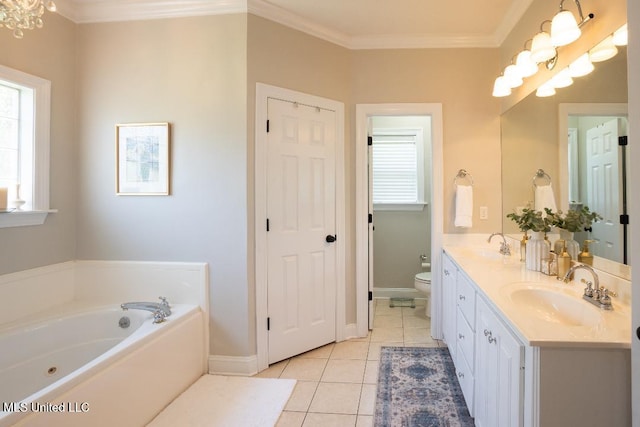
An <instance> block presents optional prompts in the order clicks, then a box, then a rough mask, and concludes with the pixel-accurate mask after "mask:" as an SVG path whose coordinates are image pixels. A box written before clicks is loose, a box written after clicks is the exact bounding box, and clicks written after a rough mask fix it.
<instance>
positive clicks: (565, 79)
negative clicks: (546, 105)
mask: <svg viewBox="0 0 640 427" xmlns="http://www.w3.org/2000/svg"><path fill="white" fill-rule="evenodd" d="M550 83H551V85H553V87H555V88H556V89H561V88H563V87H567V86H571V85H572V84H573V79H572V78H571V74H569V69H568V68H565V69H564V70H562V71H560V72H559V73H558V74H556V75H555V76H553V77H552V78H551V82H550Z"/></svg>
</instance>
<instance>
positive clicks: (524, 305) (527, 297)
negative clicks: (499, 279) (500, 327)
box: [507, 283, 602, 327]
mask: <svg viewBox="0 0 640 427" xmlns="http://www.w3.org/2000/svg"><path fill="white" fill-rule="evenodd" d="M507 289H508V290H507V296H508V298H509V299H510V300H511V302H512V303H513V304H515V305H517V306H518V308H519V309H521V310H523V311H526V312H527V313H528V314H530V315H533V316H535V317H537V318H538V319H540V320H543V321H545V322H548V323H555V324H562V325H566V326H587V327H592V326H596V325H598V324H599V323H600V322H601V321H602V315H601V313H600V312H599V311H598V308H596V307H594V306H592V305H591V304H589V303H588V302H587V301H584V300H583V299H582V298H581V297H579V296H577V295H570V294H565V293H563V292H561V291H559V290H555V289H553V288H550V287H544V286H539V285H535V284H532V283H522V284H517V285H512V286H509V287H507Z"/></svg>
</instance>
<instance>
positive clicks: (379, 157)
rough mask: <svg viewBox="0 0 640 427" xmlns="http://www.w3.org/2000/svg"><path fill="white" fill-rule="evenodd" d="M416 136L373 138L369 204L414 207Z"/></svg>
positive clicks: (416, 181) (416, 176) (417, 199)
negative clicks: (371, 200) (408, 204)
mask: <svg viewBox="0 0 640 427" xmlns="http://www.w3.org/2000/svg"><path fill="white" fill-rule="evenodd" d="M419 201H420V200H419V197H418V148H417V144H416V135H374V137H373V203H374V204H376V203H378V204H382V203H387V204H403V203H418V202H419Z"/></svg>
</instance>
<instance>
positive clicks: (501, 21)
mask: <svg viewBox="0 0 640 427" xmlns="http://www.w3.org/2000/svg"><path fill="white" fill-rule="evenodd" d="M532 1H533V0H481V1H480V0H321V1H319V0H180V1H176V0H56V3H57V5H58V10H59V12H60V13H61V14H62V15H64V16H66V17H67V18H69V19H71V20H72V21H74V22H77V23H90V22H112V21H129V20H140V19H159V18H169V17H182V16H196V15H211V14H227V13H246V12H249V13H252V14H255V15H258V16H262V17H265V18H267V19H270V20H273V21H276V22H279V23H281V24H284V25H287V26H289V27H292V28H295V29H298V30H301V31H304V32H306V33H309V34H312V35H314V36H317V37H320V38H323V39H326V40H328V41H331V42H333V43H336V44H339V45H341V46H344V47H347V48H350V49H373V48H423V47H497V46H499V45H500V44H502V41H503V40H504V39H505V37H506V36H507V35H508V33H509V31H511V29H512V28H513V26H514V25H515V23H516V22H517V21H518V20H519V19H520V17H521V16H522V15H523V14H524V12H525V11H526V9H527V8H528V7H529V5H530V4H531V2H532Z"/></svg>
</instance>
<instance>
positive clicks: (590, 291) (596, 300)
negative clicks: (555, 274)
mask: <svg viewBox="0 0 640 427" xmlns="http://www.w3.org/2000/svg"><path fill="white" fill-rule="evenodd" d="M579 269H584V270H587V271H588V272H589V273H591V276H592V277H593V283H592V282H586V283H587V287H586V288H584V294H583V295H582V298H583V299H585V300H587V301H589V302H590V303H591V304H593V305H595V306H598V307H600V308H601V309H603V310H613V307H612V306H611V297H610V296H609V290H608V289H607V288H603V287H600V279H599V278H598V273H596V271H595V270H594V269H593V267H591V266H589V265H586V264H575V265H573V266H572V267H571V268H569V270H568V271H567V274H565V275H564V278H563V279H562V280H563V281H564V282H565V283H569V281H570V280H571V277H572V276H573V274H574V273H575V271H576V270H579Z"/></svg>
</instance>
